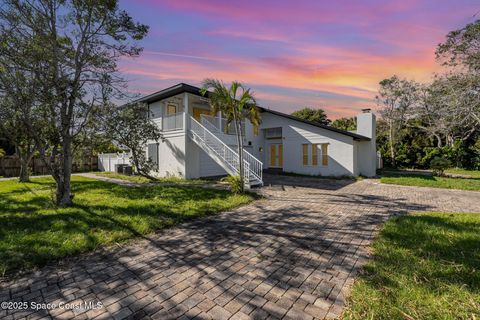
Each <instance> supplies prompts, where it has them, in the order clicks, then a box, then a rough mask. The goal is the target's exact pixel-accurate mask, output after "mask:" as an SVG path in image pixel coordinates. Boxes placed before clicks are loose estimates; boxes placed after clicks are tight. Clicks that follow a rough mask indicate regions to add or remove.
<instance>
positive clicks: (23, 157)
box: [15, 146, 35, 182]
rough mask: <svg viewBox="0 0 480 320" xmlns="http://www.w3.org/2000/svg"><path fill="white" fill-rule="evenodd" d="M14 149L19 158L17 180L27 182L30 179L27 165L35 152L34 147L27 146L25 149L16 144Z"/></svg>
mask: <svg viewBox="0 0 480 320" xmlns="http://www.w3.org/2000/svg"><path fill="white" fill-rule="evenodd" d="M32 149H33V150H32ZM15 150H16V151H15V152H16V153H17V156H18V158H19V160H20V173H19V175H18V181H19V182H29V181H30V172H29V166H30V162H31V161H32V157H33V154H34V152H35V149H34V148H32V147H31V146H27V147H26V148H25V149H24V148H23V147H20V146H16V147H15Z"/></svg>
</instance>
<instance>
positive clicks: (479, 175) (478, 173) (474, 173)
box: [445, 168, 480, 179]
mask: <svg viewBox="0 0 480 320" xmlns="http://www.w3.org/2000/svg"><path fill="white" fill-rule="evenodd" d="M445 172H446V173H447V174H448V173H450V174H461V175H464V176H469V177H470V178H476V179H480V170H466V169H459V168H451V169H447V170H445Z"/></svg>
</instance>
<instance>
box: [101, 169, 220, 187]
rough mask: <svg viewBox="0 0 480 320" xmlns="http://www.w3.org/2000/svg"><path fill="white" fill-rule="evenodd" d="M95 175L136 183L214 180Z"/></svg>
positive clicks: (203, 180)
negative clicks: (152, 178) (153, 179)
mask: <svg viewBox="0 0 480 320" xmlns="http://www.w3.org/2000/svg"><path fill="white" fill-rule="evenodd" d="M93 173H94V174H95V175H98V176H103V177H109V178H114V179H120V180H127V181H130V182H134V183H177V184H198V183H212V182H214V180H207V179H188V180H187V179H183V178H179V177H161V178H158V180H156V181H152V180H150V179H148V178H145V177H142V176H133V175H132V176H127V175H124V174H119V173H115V172H93Z"/></svg>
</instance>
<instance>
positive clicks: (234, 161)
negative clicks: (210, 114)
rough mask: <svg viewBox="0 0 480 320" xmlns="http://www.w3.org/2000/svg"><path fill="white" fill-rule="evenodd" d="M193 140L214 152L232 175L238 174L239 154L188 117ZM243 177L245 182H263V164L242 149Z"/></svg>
mask: <svg viewBox="0 0 480 320" xmlns="http://www.w3.org/2000/svg"><path fill="white" fill-rule="evenodd" d="M189 132H190V133H191V134H192V136H193V138H194V141H196V142H197V143H199V144H200V143H201V144H203V147H206V148H208V151H210V152H212V153H214V154H215V155H216V156H217V157H218V158H219V159H220V160H221V161H222V164H223V167H224V169H225V170H226V171H227V172H228V173H229V174H232V175H237V174H239V171H238V167H239V166H238V164H239V156H238V153H237V152H236V151H234V150H233V149H232V148H230V147H229V146H228V145H227V144H225V142H223V141H222V140H221V139H220V138H219V137H217V136H216V135H215V134H214V133H212V132H211V131H210V130H208V129H207V128H206V127H205V126H204V125H202V124H201V123H200V122H198V121H197V120H195V119H194V118H193V117H190V131H189ZM243 151H244V153H243V155H244V159H243V164H244V165H243V168H244V172H243V177H244V181H245V183H246V184H250V183H251V182H257V183H259V184H263V180H262V166H263V164H262V163H261V162H260V161H259V160H258V159H256V158H255V157H254V156H253V155H251V154H250V153H248V152H247V151H245V150H243Z"/></svg>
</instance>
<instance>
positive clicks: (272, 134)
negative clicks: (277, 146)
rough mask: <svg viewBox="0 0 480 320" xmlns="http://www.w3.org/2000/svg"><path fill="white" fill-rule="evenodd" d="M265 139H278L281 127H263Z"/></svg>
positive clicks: (280, 135) (280, 134)
mask: <svg viewBox="0 0 480 320" xmlns="http://www.w3.org/2000/svg"><path fill="white" fill-rule="evenodd" d="M265 137H266V138H267V139H278V138H281V137H282V127H278V128H268V129H265Z"/></svg>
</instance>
